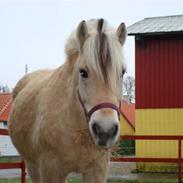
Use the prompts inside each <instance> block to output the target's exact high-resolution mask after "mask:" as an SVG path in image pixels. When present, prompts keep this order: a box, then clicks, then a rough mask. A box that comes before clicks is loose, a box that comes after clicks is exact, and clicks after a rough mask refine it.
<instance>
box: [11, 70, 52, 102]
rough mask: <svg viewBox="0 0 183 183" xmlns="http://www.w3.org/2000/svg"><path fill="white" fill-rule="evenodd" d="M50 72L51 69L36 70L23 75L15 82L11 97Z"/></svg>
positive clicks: (39, 80)
mask: <svg viewBox="0 0 183 183" xmlns="http://www.w3.org/2000/svg"><path fill="white" fill-rule="evenodd" d="M51 73H52V70H38V71H34V72H32V73H29V74H26V75H25V76H23V77H22V78H21V79H20V80H19V81H18V83H17V84H16V86H15V88H14V90H13V99H15V98H16V96H17V95H18V93H19V92H20V91H21V90H23V89H24V88H25V87H26V86H27V85H29V84H33V85H34V84H36V83H40V82H41V81H42V80H44V78H46V77H47V76H48V75H49V74H51Z"/></svg>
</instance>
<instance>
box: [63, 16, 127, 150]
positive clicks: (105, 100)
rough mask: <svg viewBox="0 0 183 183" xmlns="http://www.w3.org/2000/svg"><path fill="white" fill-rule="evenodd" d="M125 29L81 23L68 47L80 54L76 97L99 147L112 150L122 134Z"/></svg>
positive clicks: (100, 22) (122, 27)
mask: <svg viewBox="0 0 183 183" xmlns="http://www.w3.org/2000/svg"><path fill="white" fill-rule="evenodd" d="M125 38H126V27H125V24H124V23H121V24H120V26H119V27H118V29H116V30H115V29H113V28H112V27H110V26H109V25H108V24H107V23H106V21H104V20H103V19H99V20H90V21H87V22H85V21H82V22H81V23H80V24H79V26H78V28H77V30H76V32H75V33H74V34H73V35H72V36H71V37H70V40H68V43H67V45H66V53H67V54H71V52H73V53H74V52H75V53H77V61H76V64H75V71H76V73H77V77H78V82H77V85H78V86H77V87H78V88H77V97H78V103H80V104H79V105H80V107H81V113H83V114H84V115H85V117H86V122H87V123H88V125H89V131H90V133H91V136H92V139H93V141H94V143H95V144H96V145H97V146H101V147H104V148H109V147H111V146H112V145H114V144H115V142H116V141H117V139H118V137H119V134H120V127H119V125H120V124H119V107H120V100H121V95H122V77H123V74H124V72H125V66H124V63H123V55H122V46H123V44H124V42H125Z"/></svg>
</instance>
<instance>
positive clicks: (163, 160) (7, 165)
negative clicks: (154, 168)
mask: <svg viewBox="0 0 183 183" xmlns="http://www.w3.org/2000/svg"><path fill="white" fill-rule="evenodd" d="M0 135H8V130H7V129H0ZM121 140H135V141H136V140H175V141H177V143H178V154H177V158H154V157H152V158H138V157H115V158H114V157H113V158H111V161H114V162H116V161H117V162H159V163H177V164H178V182H179V183H181V175H182V162H183V159H182V156H181V153H182V143H181V142H182V140H183V136H152V135H143V136H137V135H136V136H135V135H134V136H121ZM15 168H20V169H21V183H25V182H26V170H25V169H26V167H25V163H24V161H21V162H13V163H8V162H7V163H0V169H15Z"/></svg>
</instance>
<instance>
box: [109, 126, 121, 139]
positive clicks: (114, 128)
mask: <svg viewBox="0 0 183 183" xmlns="http://www.w3.org/2000/svg"><path fill="white" fill-rule="evenodd" d="M118 128H119V127H118V125H117V124H115V125H114V126H113V127H112V129H111V130H110V134H111V136H115V135H116V134H117V133H118Z"/></svg>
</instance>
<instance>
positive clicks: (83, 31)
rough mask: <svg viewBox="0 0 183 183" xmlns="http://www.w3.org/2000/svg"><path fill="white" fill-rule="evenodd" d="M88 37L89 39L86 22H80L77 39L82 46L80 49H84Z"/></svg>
mask: <svg viewBox="0 0 183 183" xmlns="http://www.w3.org/2000/svg"><path fill="white" fill-rule="evenodd" d="M87 37H88V29H87V26H86V22H85V21H84V20H83V21H81V22H80V24H79V25H78V28H77V39H78V41H79V44H80V49H82V47H83V44H84V42H85V40H86V39H87Z"/></svg>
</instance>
